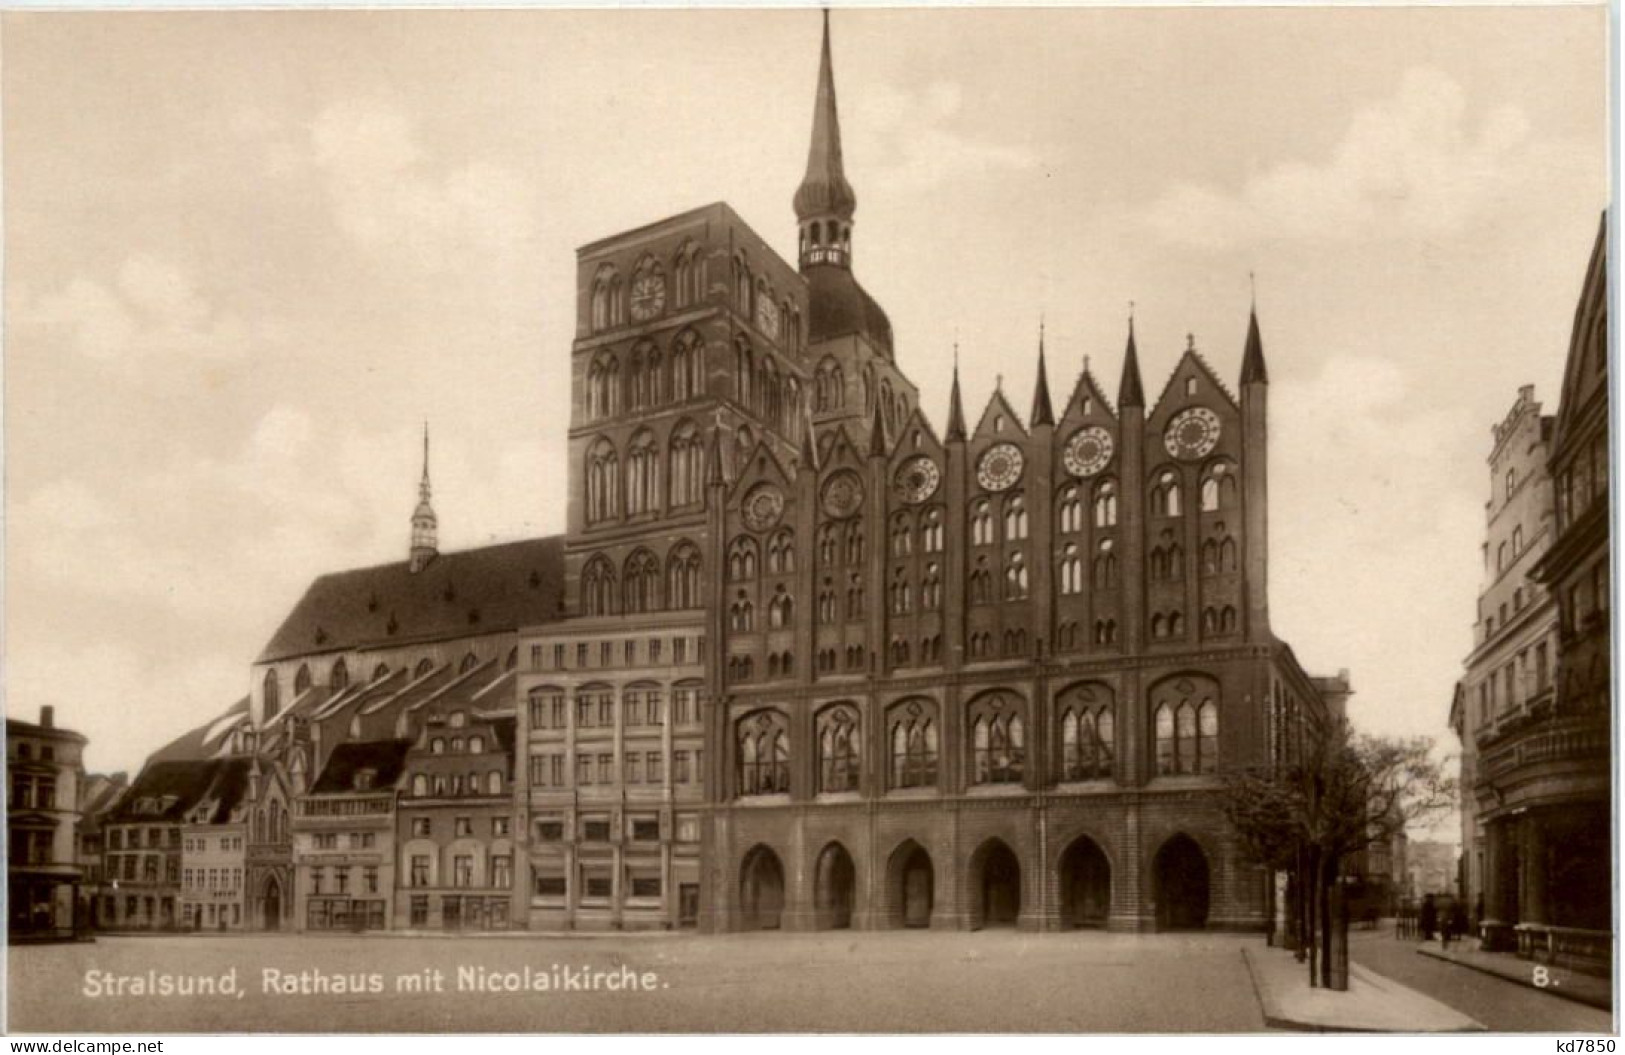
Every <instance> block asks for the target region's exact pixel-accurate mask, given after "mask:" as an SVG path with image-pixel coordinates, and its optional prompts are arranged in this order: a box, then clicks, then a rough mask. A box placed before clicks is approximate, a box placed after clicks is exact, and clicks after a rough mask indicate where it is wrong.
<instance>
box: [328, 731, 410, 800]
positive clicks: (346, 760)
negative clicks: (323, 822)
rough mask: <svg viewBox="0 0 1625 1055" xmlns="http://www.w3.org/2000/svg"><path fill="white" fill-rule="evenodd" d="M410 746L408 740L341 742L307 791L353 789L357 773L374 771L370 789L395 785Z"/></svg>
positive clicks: (379, 789)
mask: <svg viewBox="0 0 1625 1055" xmlns="http://www.w3.org/2000/svg"><path fill="white" fill-rule="evenodd" d="M411 747H412V741H410V740H363V741H361V742H359V743H349V744H340V745H338V746H337V747H335V748H333V754H332V755H331V756H330V757H329V758H328V760H327V765H326V766H324V767H323V768H322V775H321V776H320V777H317V778H316V784H315V786H314V787H312V788H311V789H310V790H311V792H312V793H313V794H317V795H322V794H333V793H336V792H345V791H355V790H357V789H356V786H355V778H356V774H357V773H360V772H361V771H362V770H366V769H370V770H372V771H373V778H372V788H373V790H378V791H382V790H384V789H386V788H391V787H394V786H395V782H396V781H397V780H399V779H400V778H401V770H402V768H403V766H404V764H405V762H406V752H407V751H408V750H410V749H411Z"/></svg>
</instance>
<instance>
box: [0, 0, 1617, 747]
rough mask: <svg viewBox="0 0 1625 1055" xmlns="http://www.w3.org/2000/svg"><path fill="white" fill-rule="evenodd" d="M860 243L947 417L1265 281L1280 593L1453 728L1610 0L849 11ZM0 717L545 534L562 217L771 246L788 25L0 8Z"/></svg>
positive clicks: (1372, 699) (930, 394) (574, 231)
mask: <svg viewBox="0 0 1625 1055" xmlns="http://www.w3.org/2000/svg"><path fill="white" fill-rule="evenodd" d="M834 27H835V59H836V74H837V83H838V89H839V95H840V103H841V119H842V125H843V129H844V131H845V135H846V158H847V165H848V172H849V175H850V177H851V179H852V181H853V183H854V184H855V186H856V188H857V192H858V197H859V203H860V204H859V209H858V214H857V224H856V229H855V236H854V237H855V257H856V263H857V270H858V272H859V274H860V277H861V278H862V279H863V281H864V283H865V284H866V285H867V286H868V288H869V289H870V291H871V292H873V293H874V294H875V295H876V297H877V298H878V299H879V300H880V301H881V302H882V303H883V304H884V305H885V306H886V308H887V310H888V311H889V313H890V315H891V318H892V320H893V323H894V325H895V327H896V331H897V335H898V343H899V358H900V360H901V362H902V364H903V366H904V368H905V369H906V370H907V371H908V372H909V374H910V375H911V376H912V377H914V378H915V379H916V380H917V381H918V382H919V383H920V386H921V389H922V393H923V398H924V401H925V404H926V406H927V407H928V408H930V409H931V412H932V413H933V415H934V416H935V417H936V418H937V420H939V421H940V420H941V418H942V410H943V408H944V406H945V404H946V397H947V386H948V363H949V356H950V354H951V347H952V344H953V341H954V338H955V335H956V334H957V335H958V338H959V341H960V345H961V348H962V350H963V360H964V374H965V378H964V380H965V385H966V392H967V401H968V402H970V403H971V404H973V406H972V407H971V410H972V413H973V414H974V412H975V411H976V410H977V409H979V406H980V403H981V402H982V401H983V400H985V399H986V398H987V395H988V394H989V393H990V392H991V391H992V388H993V386H994V384H995V380H996V375H997V374H999V373H1000V372H1002V373H1003V375H1004V385H1005V387H1006V388H1007V389H1008V390H1009V391H1010V392H1011V393H1012V394H1013V395H1014V396H1015V397H1016V402H1017V404H1018V406H1023V407H1024V406H1025V405H1026V402H1025V401H1026V399H1027V396H1028V393H1029V392H1030V391H1031V385H1032V381H1033V351H1034V347H1035V343H1036V333H1037V329H1038V322H1039V318H1040V316H1041V315H1042V316H1043V317H1044V318H1045V319H1046V320H1047V325H1048V334H1049V343H1048V347H1049V355H1050V360H1049V361H1050V366H1051V370H1052V377H1051V382H1052V385H1053V386H1054V387H1055V388H1056V389H1057V391H1060V392H1066V391H1070V389H1071V385H1072V383H1073V381H1074V379H1075V377H1076V375H1077V373H1078V371H1079V369H1080V368H1081V365H1082V362H1083V359H1084V357H1085V356H1089V357H1091V358H1092V361H1093V363H1094V364H1095V368H1096V370H1097V372H1098V373H1099V374H1100V375H1101V376H1103V377H1107V378H1110V379H1112V381H1113V382H1114V383H1115V379H1116V376H1117V371H1118V369H1119V366H1120V363H1121V349H1122V345H1123V336H1124V318H1125V316H1126V314H1127V310H1128V307H1127V306H1128V304H1129V302H1130V301H1131V300H1132V301H1134V302H1135V303H1136V305H1137V308H1136V315H1137V329H1138V333H1139V346H1140V349H1141V361H1142V364H1143V367H1144V369H1145V372H1146V384H1147V388H1148V389H1149V390H1150V391H1152V392H1156V391H1160V389H1161V386H1162V383H1163V380H1164V379H1165V377H1166V375H1167V373H1168V372H1169V371H1170V370H1171V369H1172V367H1173V365H1174V362H1175V360H1176V358H1177V356H1178V353H1179V350H1180V349H1181V348H1182V347H1183V346H1184V343H1185V334H1186V333H1187V332H1190V333H1194V334H1195V336H1196V341H1197V345H1198V347H1199V348H1200V349H1201V350H1202V351H1203V353H1204V354H1205V355H1206V356H1207V357H1208V359H1209V360H1210V361H1211V362H1212V363H1213V364H1214V365H1215V366H1216V367H1217V368H1218V369H1219V370H1220V372H1221V373H1222V374H1223V375H1224V376H1225V377H1226V378H1227V379H1233V378H1234V376H1235V374H1236V372H1237V369H1238V367H1239V363H1240V354H1241V347H1242V338H1243V335H1244V333H1245V323H1246V313H1247V303H1248V285H1249V284H1248V274H1249V272H1256V274H1257V288H1258V303H1259V312H1260V317H1261V319H1262V323H1263V328H1264V338H1265V343H1266V349H1267V352H1268V356H1269V366H1270V371H1271V379H1272V381H1273V389H1272V394H1271V413H1272V420H1271V426H1272V443H1273V457H1272V463H1271V483H1272V493H1271V516H1272V535H1271V541H1272V544H1273V547H1274V551H1273V554H1272V581H1271V588H1272V604H1273V613H1274V623H1275V626H1276V629H1277V631H1278V632H1279V633H1281V634H1282V635H1283V636H1284V637H1285V638H1286V639H1287V640H1289V641H1290V642H1291V643H1292V644H1293V646H1294V648H1295V649H1296V650H1297V653H1298V655H1299V657H1300V658H1301V659H1302V661H1303V662H1304V663H1305V665H1307V666H1309V667H1310V668H1311V669H1312V670H1315V671H1326V672H1331V671H1335V670H1336V669H1337V668H1339V667H1348V668H1350V669H1351V671H1352V674H1353V679H1354V683H1355V686H1356V688H1357V690H1358V695H1357V696H1356V698H1355V701H1354V704H1353V708H1352V709H1353V713H1354V714H1355V715H1356V717H1357V720H1358V721H1359V722H1360V723H1361V724H1363V725H1364V726H1366V727H1367V728H1369V729H1372V730H1376V731H1385V732H1392V733H1407V734H1409V733H1425V734H1432V735H1435V736H1439V737H1441V738H1442V739H1444V740H1446V741H1448V740H1449V733H1448V730H1447V728H1446V725H1445V715H1446V711H1447V708H1448V706H1449V702H1450V692H1451V688H1452V686H1453V684H1454V681H1455V678H1456V677H1457V674H1458V672H1459V670H1460V664H1461V659H1462V657H1463V656H1464V655H1465V654H1466V652H1467V651H1468V648H1469V646H1470V640H1471V622H1472V618H1473V612H1474V598H1475V595H1476V592H1477V589H1478V586H1479V582H1480V579H1481V575H1482V562H1481V558H1480V552H1479V545H1480V541H1481V534H1482V530H1483V519H1484V516H1483V508H1484V499H1485V497H1486V493H1487V486H1488V482H1487V481H1488V474H1487V469H1486V467H1485V464H1484V459H1485V457H1486V456H1487V454H1488V452H1489V435H1490V433H1489V430H1490V425H1491V423H1492V422H1494V421H1497V420H1499V419H1500V417H1501V416H1502V415H1503V414H1504V412H1505V411H1506V409H1507V408H1508V407H1509V406H1510V405H1511V403H1512V401H1513V399H1514V397H1515V394H1516V391H1517V387H1518V386H1519V385H1520V384H1525V383H1533V384H1535V385H1536V386H1537V389H1538V394H1539V395H1540V397H1541V398H1543V399H1545V400H1546V403H1547V409H1548V411H1554V410H1555V402H1556V385H1557V384H1558V382H1559V379H1560V375H1561V371H1562V363H1563V356H1564V353H1565V351H1566V347H1567V340H1568V329H1569V325H1570V321H1571V318H1572V312H1573V306H1574V302H1575V298H1576V296H1577V294H1578V290H1579V283H1580V279H1581V273H1582V270H1583V268H1584V265H1585V262H1586V258H1587V255H1588V253H1589V251H1590V248H1591V241H1592V238H1593V235H1594V233H1595V230H1596V225H1597V218H1598V214H1599V211H1600V210H1601V208H1602V207H1603V205H1604V203H1605V201H1606V194H1607V165H1606V155H1605V142H1606V138H1605V129H1606V117H1607V115H1606V95H1605V91H1604V86H1605V79H1604V78H1605V52H1604V28H1605V23H1604V9H1603V8H1602V7H1600V6H1594V7H1583V6H1568V7H1548V8H1523V9H1517V8H1476V9H1458V10H1452V9H1440V8H1431V9H1415V10H1402V9H1394V8H1354V9H1341V10H1306V9H1284V10H1283V9H1275V10H1179V9H1170V8H1161V9H1154V10H1152V9H1142V10H1054V9H1051V10H1042V11H1032V12H1021V11H1009V10H1002V11H964V10H952V11H941V12H922V11H837V13H836V14H835V16H834ZM3 49H4V50H3V59H4V72H3V77H4V80H3V91H4V96H3V105H4V111H3V118H4V195H5V268H6V275H5V277H6V283H5V325H6V331H5V366H6V374H5V404H4V409H5V442H6V464H5V468H6V491H5V513H6V522H5V526H6V569H5V571H6V601H7V604H6V613H5V618H6V622H5V629H6V642H5V644H6V656H5V673H6V682H7V684H6V689H7V695H8V699H7V706H8V708H9V710H10V712H11V713H13V714H17V715H22V716H32V715H33V714H34V713H35V712H36V711H37V709H38V707H39V706H40V705H41V704H54V705H55V706H56V707H57V713H58V715H59V720H60V721H61V722H62V723H64V724H67V725H69V726H72V727H74V728H78V729H81V730H83V731H84V732H86V733H87V734H89V735H90V737H91V740H92V744H91V748H90V753H89V761H90V764H91V765H92V766H93V767H98V768H131V767H135V766H138V765H139V764H140V761H141V759H142V758H143V756H144V755H145V753H146V752H148V751H149V750H151V749H152V748H154V747H156V746H157V745H159V744H160V743H162V742H164V741H165V740H168V739H169V738H171V737H173V736H175V735H177V734H178V733H180V732H181V731H183V730H184V729H186V728H188V727H190V726H191V725H194V724H197V723H198V722H199V721H201V720H202V719H203V718H204V717H206V716H208V715H210V714H211V713H213V712H216V711H218V710H220V709H222V708H223V707H224V706H226V705H227V704H229V703H231V702H232V701H233V700H234V699H236V698H237V697H239V696H241V695H242V694H243V693H244V692H245V691H246V690H247V687H248V680H249V679H248V664H249V662H250V661H251V660H252V659H253V658H254V656H255V654H256V653H257V652H258V650H259V648H260V647H261V646H262V645H263V644H264V642H265V641H266V640H267V638H268V637H269V635H270V633H271V632H272V631H273V630H274V629H275V627H276V625H277V623H278V622H279V620H280V619H281V617H282V615H283V614H284V612H285V611H286V610H287V608H288V607H289V606H290V605H291V604H292V603H293V602H294V601H295V600H296V599H297V597H298V595H299V594H300V592H301V591H302V590H303V589H304V587H305V585H306V584H307V583H308V582H309V581H310V580H311V578H312V577H314V576H315V575H317V574H319V573H321V572H323V571H327V570H331V569H336V568H342V567H347V566H352V565H359V564H366V563H374V562H379V561H385V560H392V559H399V558H404V556H405V553H406V542H407V522H408V516H409V514H410V512H411V509H412V505H413V501H414V497H415V495H414V487H415V482H416V478H417V457H418V445H417V438H416V437H417V433H418V429H419V428H420V427H421V422H422V421H423V419H424V418H428V419H429V420H430V421H431V422H432V427H433V431H434V444H435V464H434V477H435V487H436V492H435V503H436V507H437V509H438V510H439V513H440V521H441V532H442V544H443V546H444V547H445V548H461V547H466V546H474V545H479V544H482V543H485V542H489V541H492V540H501V539H512V538H519V537H525V536H530V535H535V534H546V533H552V532H556V531H559V530H561V528H562V509H563V501H562V497H563V492H564V468H565V466H564V457H563V451H564V439H565V435H564V426H565V420H566V408H567V370H566V364H567V354H568V348H569V342H570V338H571V325H572V321H573V320H572V318H571V311H572V295H573V290H572V283H573V270H572V268H573V251H574V249H575V247H576V246H578V245H581V244H583V243H585V242H588V241H591V240H593V239H596V238H599V237H602V236H604V235H607V234H610V233H613V232H615V231H618V230H622V229H624V228H628V227H631V226H635V225H638V224H642V223H646V222H648V221H651V220H654V219H656V218H659V217H661V216H664V215H667V214H670V213H673V212H676V211H679V210H682V209H686V208H689V207H692V206H695V205H698V204H702V203H705V202H709V201H714V200H718V199H724V200H727V201H728V202H729V203H731V204H732V205H733V206H734V207H735V208H736V209H738V210H739V212H740V213H741V214H742V215H743V216H745V217H746V219H747V220H748V221H749V222H750V223H752V224H753V225H754V226H755V227H756V228H757V230H758V231H759V232H760V233H761V234H762V235H764V236H765V237H767V238H768V240H769V241H770V242H772V243H773V244H775V245H776V246H777V247H778V248H779V250H780V251H781V252H782V253H785V254H787V255H788V254H790V253H791V252H792V251H793V248H794V225H793V217H792V215H791V211H790V196H791V194H792V192H793V191H794V189H795V186H796V183H797V181H798V179H799V177H800V173H801V169H802V167H803V165H804V163H805V156H806V137H807V131H808V126H809V122H810V117H811V110H812V92H813V85H814V78H815V73H816V68H817V57H818V16H817V15H816V14H815V13H813V12H812V11H781V12H774V13H748V12H738V11H709V12H682V11H667V12H660V13H637V14H632V13H603V12H600V13H581V12H575V13H552V12H547V13H543V12H523V11H510V12H495V13H462V12H458V13H448V12H349V13H317V12H312V13H230V14H218V13H177V14H136V15H128V14H126V15H110V14H15V13H14V14H9V15H7V16H6V17H5V19H4V23H3Z"/></svg>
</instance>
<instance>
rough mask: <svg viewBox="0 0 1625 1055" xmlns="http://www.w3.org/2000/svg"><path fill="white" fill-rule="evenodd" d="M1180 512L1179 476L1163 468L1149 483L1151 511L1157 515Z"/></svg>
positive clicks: (1170, 515) (1176, 514) (1171, 514)
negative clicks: (1150, 483)
mask: <svg viewBox="0 0 1625 1055" xmlns="http://www.w3.org/2000/svg"><path fill="white" fill-rule="evenodd" d="M1180 512H1181V505H1180V497H1179V477H1178V476H1176V475H1174V473H1173V471H1172V470H1169V469H1165V470H1163V471H1162V472H1161V473H1159V474H1158V475H1157V479H1156V482H1155V483H1153V484H1152V485H1151V513H1152V515H1153V516H1159V517H1176V516H1178V515H1179V514H1180Z"/></svg>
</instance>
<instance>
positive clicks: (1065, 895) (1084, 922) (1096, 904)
mask: <svg viewBox="0 0 1625 1055" xmlns="http://www.w3.org/2000/svg"><path fill="white" fill-rule="evenodd" d="M1060 872H1061V875H1060V879H1061V926H1063V927H1104V926H1105V925H1106V916H1107V915H1108V914H1109V912H1110V911H1111V902H1112V866H1111V863H1110V862H1109V861H1107V860H1106V854H1105V853H1104V852H1103V851H1102V850H1101V849H1100V847H1099V846H1098V845H1097V844H1096V843H1095V841H1094V840H1093V839H1091V838H1089V837H1088V836H1087V835H1080V836H1078V838H1077V839H1076V840H1074V841H1073V843H1072V845H1071V846H1069V847H1067V848H1066V853H1064V854H1062V855H1061V869H1060Z"/></svg>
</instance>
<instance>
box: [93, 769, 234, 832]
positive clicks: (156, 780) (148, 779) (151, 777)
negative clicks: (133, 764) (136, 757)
mask: <svg viewBox="0 0 1625 1055" xmlns="http://www.w3.org/2000/svg"><path fill="white" fill-rule="evenodd" d="M247 775H248V760H247V759H246V758H225V759H206V760H198V759H183V760H174V761H163V762H160V761H151V762H148V763H147V766H146V768H145V769H143V770H142V771H141V775H140V776H139V777H137V778H136V780H135V783H134V784H133V785H131V787H130V790H129V791H128V792H127V793H126V794H125V795H124V798H123V799H122V800H121V801H120V802H119V804H118V806H117V807H116V808H115V809H114V810H113V811H112V813H111V814H110V815H109V817H108V819H109V820H111V821H114V822H118V821H149V820H150V821H159V820H166V821H178V820H180V819H181V818H182V817H183V816H185V814H186V812H187V811H188V810H190V809H191V808H192V807H193V806H195V805H197V804H198V802H199V801H201V800H202V799H203V798H204V797H205V796H206V795H209V794H210V793H211V791H213V792H214V793H215V794H216V795H218V796H219V797H220V798H221V801H222V802H223V803H227V801H228V799H229V803H228V804H227V805H226V806H225V810H226V812H227V813H229V812H230V808H231V806H234V805H236V802H237V799H239V798H241V796H242V787H243V786H244V783H243V782H246V780H247ZM149 806H150V807H151V808H150V809H149V808H147V807H149ZM218 815H219V813H218V811H217V812H216V816H218Z"/></svg>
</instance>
